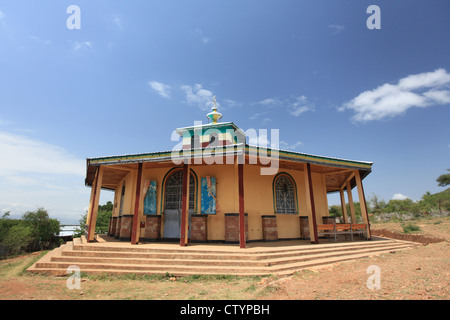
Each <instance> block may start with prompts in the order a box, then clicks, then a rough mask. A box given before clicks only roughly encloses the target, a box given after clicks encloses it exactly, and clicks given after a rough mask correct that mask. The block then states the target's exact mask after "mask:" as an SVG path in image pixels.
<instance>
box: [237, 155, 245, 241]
mask: <svg viewBox="0 0 450 320" xmlns="http://www.w3.org/2000/svg"><path fill="white" fill-rule="evenodd" d="M238 179H239V243H240V247H241V248H245V247H246V243H245V207H244V164H243V163H239V164H238Z"/></svg>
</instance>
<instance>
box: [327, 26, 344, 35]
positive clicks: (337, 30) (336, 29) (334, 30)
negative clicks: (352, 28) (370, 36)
mask: <svg viewBox="0 0 450 320" xmlns="http://www.w3.org/2000/svg"><path fill="white" fill-rule="evenodd" d="M328 28H330V29H331V30H332V33H331V34H338V33H340V32H342V31H344V30H345V26H341V25H339V24H330V25H328Z"/></svg>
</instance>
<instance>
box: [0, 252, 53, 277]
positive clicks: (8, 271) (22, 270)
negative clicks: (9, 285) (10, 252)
mask: <svg viewBox="0 0 450 320" xmlns="http://www.w3.org/2000/svg"><path fill="white" fill-rule="evenodd" d="M47 252H48V251H42V252H39V253H38V254H32V255H30V254H29V253H27V254H23V255H18V256H16V257H14V258H11V259H6V260H2V261H1V262H0V277H5V278H6V277H16V276H24V275H28V273H27V272H26V270H27V269H28V268H29V267H31V266H32V265H33V263H35V262H36V261H38V260H39V259H40V258H42V257H43V256H44V255H46V254H47Z"/></svg>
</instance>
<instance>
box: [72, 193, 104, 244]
mask: <svg viewBox="0 0 450 320" xmlns="http://www.w3.org/2000/svg"><path fill="white" fill-rule="evenodd" d="M112 210H113V204H112V202H111V201H108V202H106V204H104V205H99V206H98V211H97V221H96V223H95V232H96V233H99V234H100V233H103V234H105V233H108V230H109V220H110V218H111V216H112ZM86 219H87V212H85V213H84V214H83V215H82V216H81V219H80V220H79V222H80V229H77V230H75V234H74V237H80V236H81V235H83V234H84V229H85V226H86Z"/></svg>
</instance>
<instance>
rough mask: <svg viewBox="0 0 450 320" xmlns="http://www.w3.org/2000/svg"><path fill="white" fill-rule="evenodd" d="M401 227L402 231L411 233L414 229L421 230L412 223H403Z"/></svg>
mask: <svg viewBox="0 0 450 320" xmlns="http://www.w3.org/2000/svg"><path fill="white" fill-rule="evenodd" d="M402 227H403V232H404V233H412V232H415V231H421V229H420V227H419V226H417V225H415V224H413V223H408V224H403V225H402Z"/></svg>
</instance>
